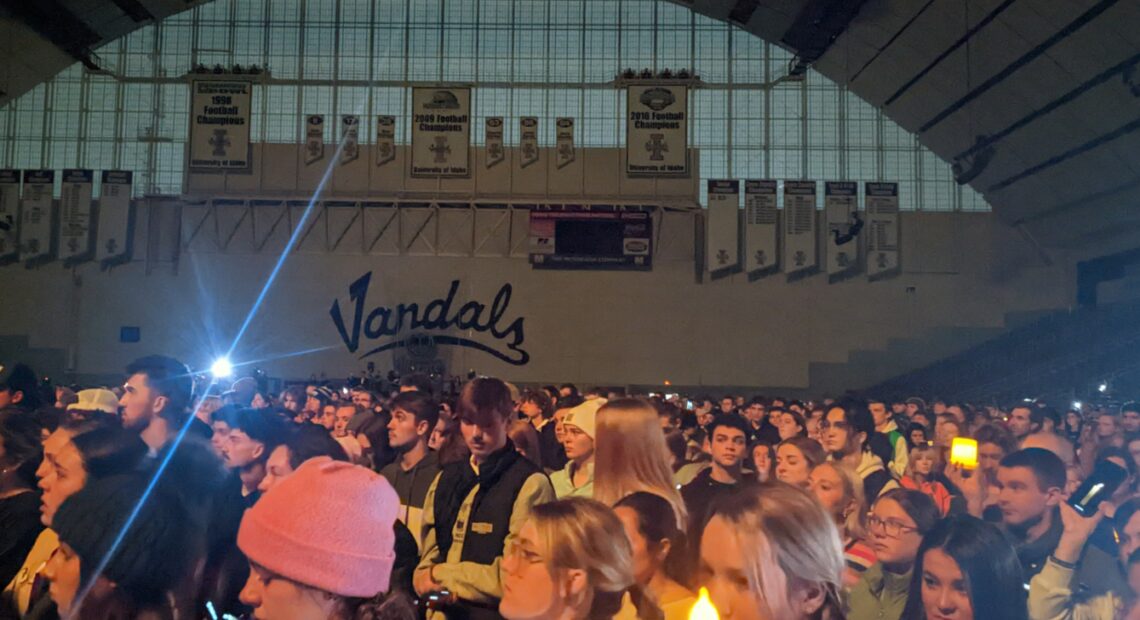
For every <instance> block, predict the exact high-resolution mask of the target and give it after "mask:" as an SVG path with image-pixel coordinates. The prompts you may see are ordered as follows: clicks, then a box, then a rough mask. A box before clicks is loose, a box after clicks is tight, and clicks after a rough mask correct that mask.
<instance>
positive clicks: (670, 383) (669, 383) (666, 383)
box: [665, 379, 673, 385]
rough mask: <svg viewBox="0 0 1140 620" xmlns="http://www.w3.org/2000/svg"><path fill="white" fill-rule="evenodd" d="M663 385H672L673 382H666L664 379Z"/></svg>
mask: <svg viewBox="0 0 1140 620" xmlns="http://www.w3.org/2000/svg"><path fill="white" fill-rule="evenodd" d="M665 385H673V382H672V381H670V380H668V379H666V380H665Z"/></svg>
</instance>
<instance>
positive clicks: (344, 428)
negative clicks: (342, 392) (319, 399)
mask: <svg viewBox="0 0 1140 620" xmlns="http://www.w3.org/2000/svg"><path fill="white" fill-rule="evenodd" d="M358 412H359V408H358V407H357V406H356V405H353V404H352V403H341V404H340V405H337V406H336V407H335V408H334V409H333V427H332V436H333V439H335V440H336V441H337V443H339V444H340V445H341V447H342V448H344V452H345V454H347V455H348V458H349V460H351V461H352V462H353V463H356V464H357V465H360V464H363V463H366V462H367V458H368V455H367V454H365V446H364V444H365V443H367V442H368V438H367V437H361V438H358V437H357V436H356V434H355V433H354V432H352V431H351V430H349V426H350V425H351V423H352V420H353V418H355V417H356V415H357V413H358ZM361 439H363V440H364V441H363V442H362V441H361ZM369 445H371V444H369Z"/></svg>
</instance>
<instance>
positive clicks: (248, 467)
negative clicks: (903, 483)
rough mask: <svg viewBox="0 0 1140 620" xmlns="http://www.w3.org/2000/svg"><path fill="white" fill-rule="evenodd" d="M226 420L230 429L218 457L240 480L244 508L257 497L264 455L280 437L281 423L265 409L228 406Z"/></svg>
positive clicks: (281, 436) (277, 443)
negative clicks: (229, 407) (232, 407)
mask: <svg viewBox="0 0 1140 620" xmlns="http://www.w3.org/2000/svg"><path fill="white" fill-rule="evenodd" d="M226 422H227V424H228V425H229V427H230V432H229V435H228V436H227V437H226V443H225V445H224V446H223V447H222V461H223V462H224V463H225V465H226V467H227V468H229V469H230V470H231V471H232V472H233V474H232V475H233V477H234V478H235V479H236V480H237V481H239V482H240V493H241V497H242V498H243V499H242V502H243V503H244V504H245V505H246V507H247V508H248V507H249V506H252V505H253V503H254V502H256V501H257V499H258V496H259V493H258V491H257V486H258V485H259V484H261V479H262V478H264V477H265V461H266V459H268V458H269V454H270V453H271V452H273V449H274V448H276V447H277V446H278V445H280V444H281V442H282V441H284V438H285V426H284V424H285V423H284V421H283V420H281V419H280V418H278V417H277V415H276V414H274V413H271V412H269V411H267V410H264V409H241V408H237V409H229V410H228V413H227V414H226ZM230 486H238V485H233V484H231V485H230Z"/></svg>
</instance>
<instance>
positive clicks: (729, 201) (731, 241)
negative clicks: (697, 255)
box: [705, 179, 740, 277]
mask: <svg viewBox="0 0 1140 620" xmlns="http://www.w3.org/2000/svg"><path fill="white" fill-rule="evenodd" d="M708 187H709V208H708V214H707V217H706V218H705V270H706V271H708V272H710V273H712V274H713V275H714V277H716V276H718V275H727V274H728V273H732V272H734V271H736V270H738V268H739V266H740V181H736V180H729V179H709V186H708Z"/></svg>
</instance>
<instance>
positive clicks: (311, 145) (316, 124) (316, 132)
mask: <svg viewBox="0 0 1140 620" xmlns="http://www.w3.org/2000/svg"><path fill="white" fill-rule="evenodd" d="M324 156H325V117H324V115H323V114H310V115H308V116H306V117H305V164H306V165H308V164H311V163H313V162H315V161H317V160H318V159H321V158H323V157H324Z"/></svg>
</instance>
